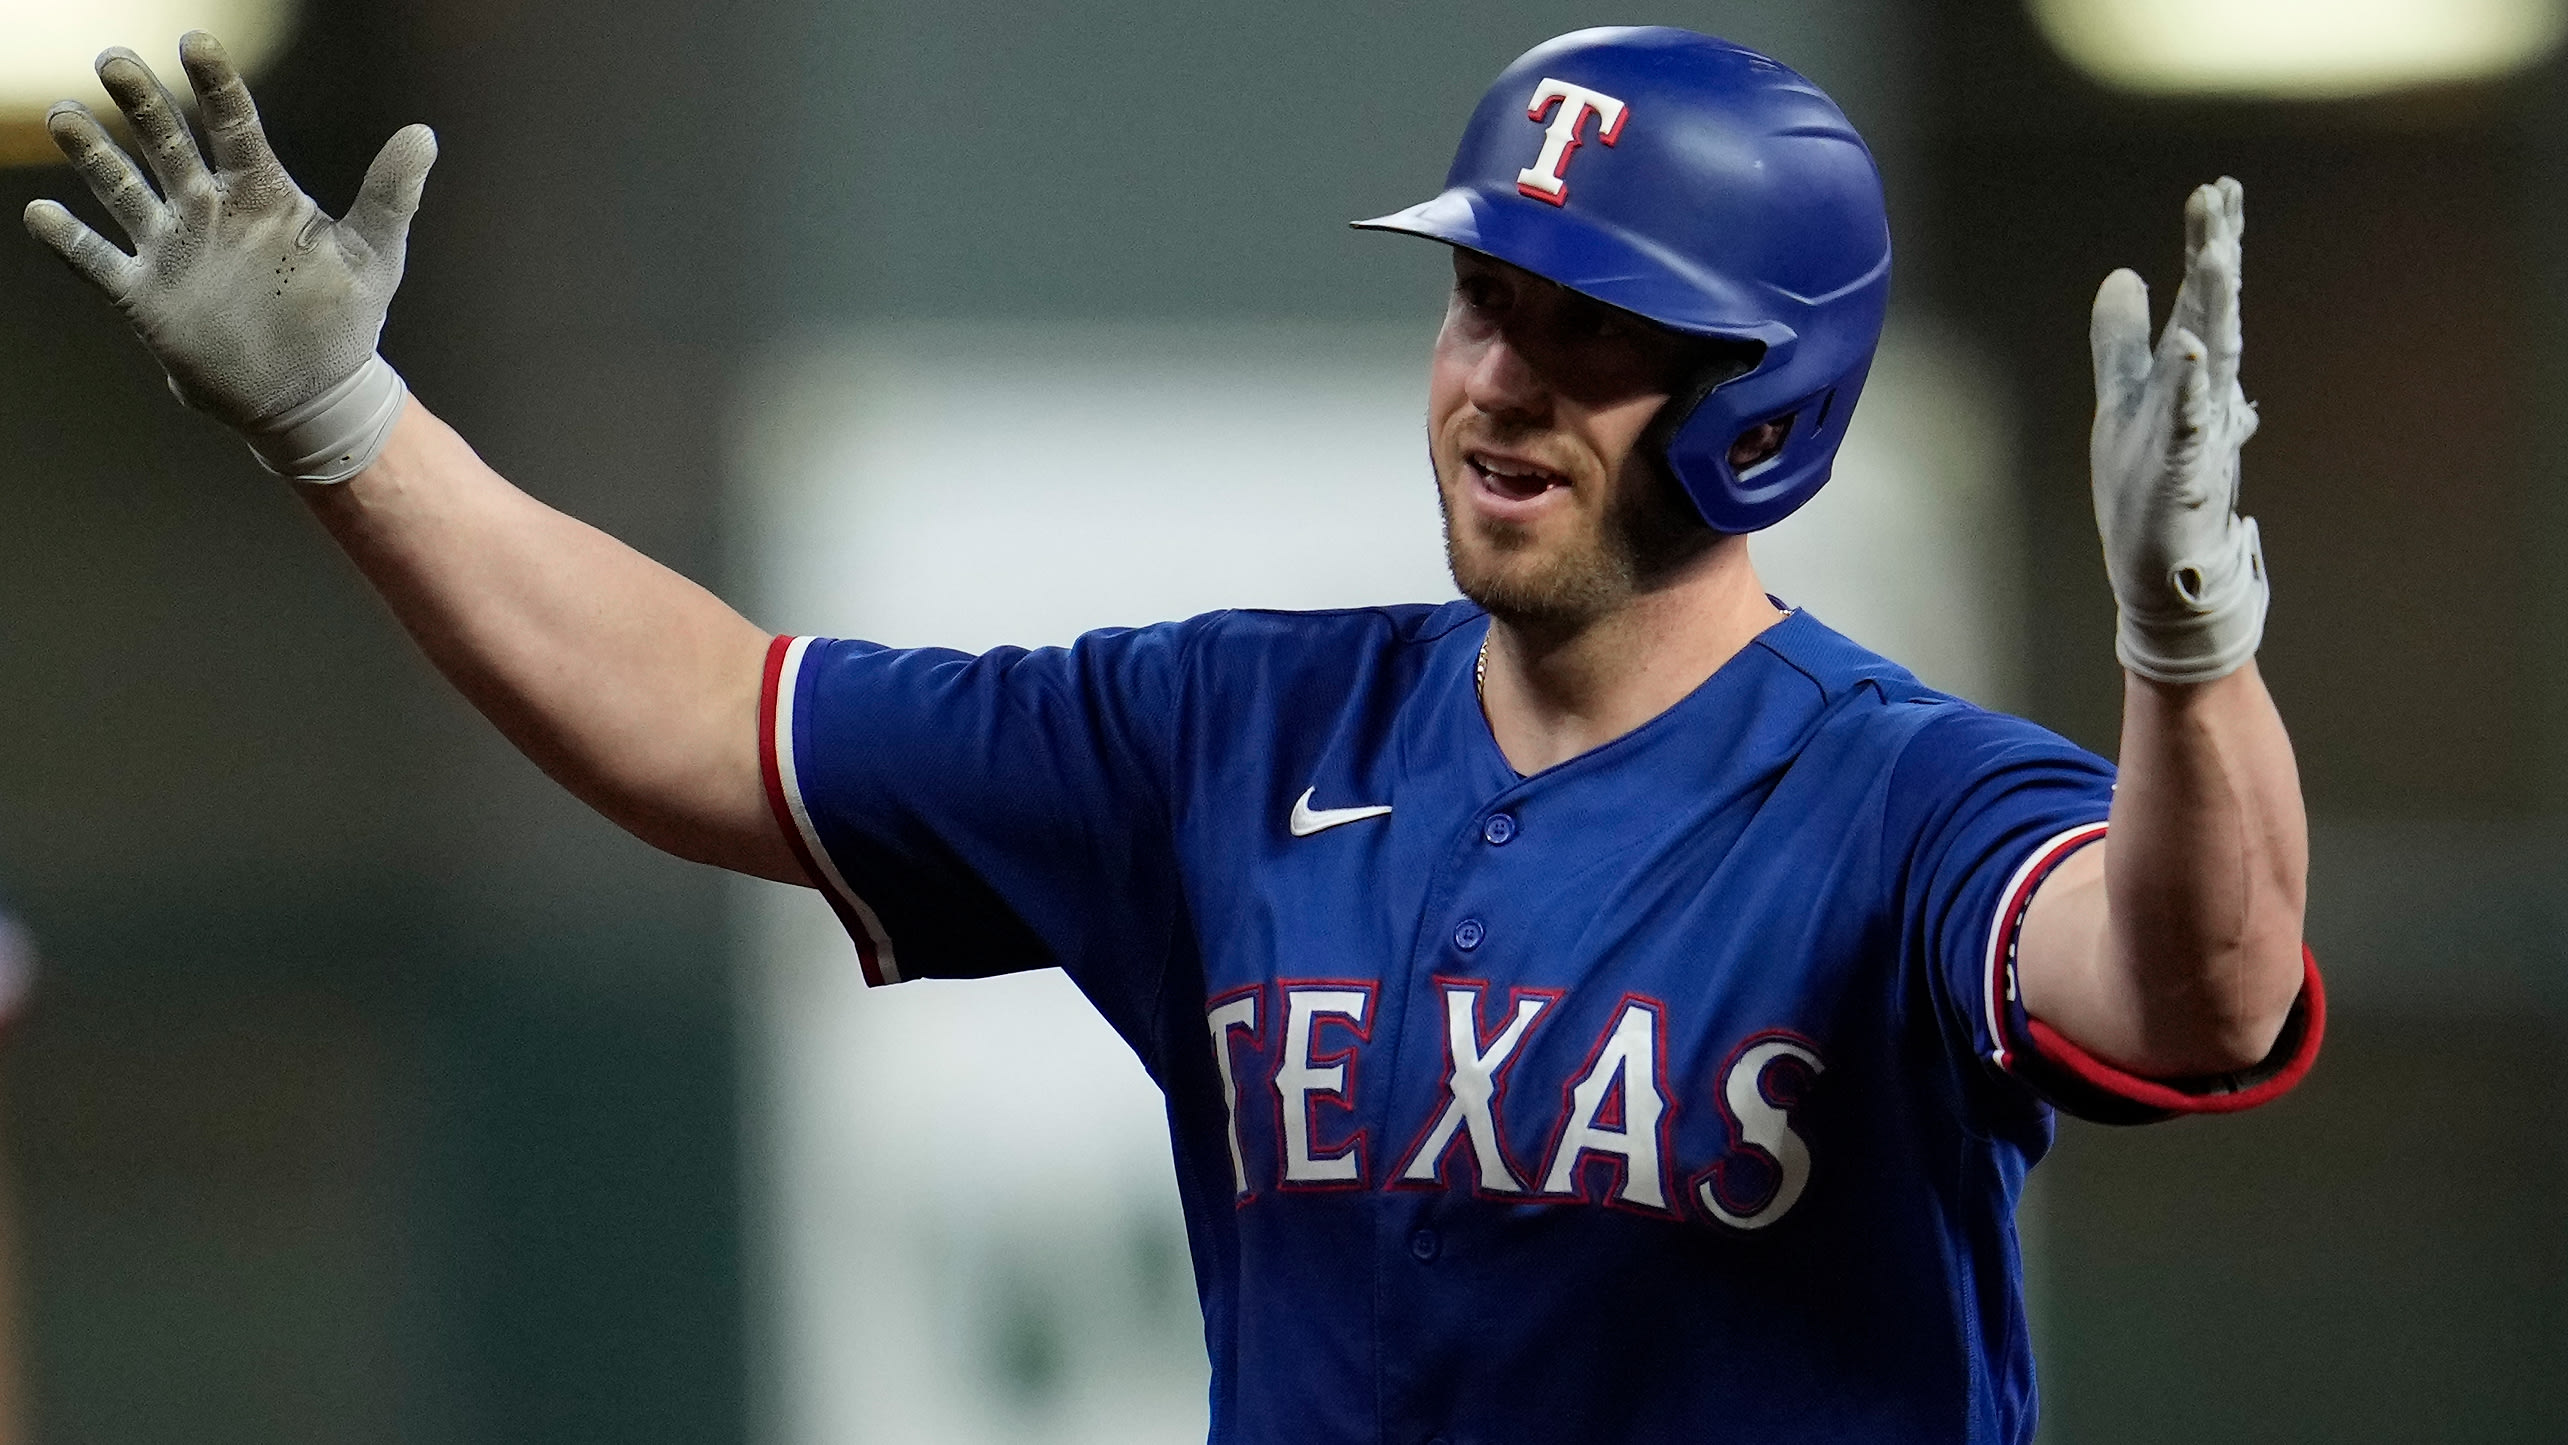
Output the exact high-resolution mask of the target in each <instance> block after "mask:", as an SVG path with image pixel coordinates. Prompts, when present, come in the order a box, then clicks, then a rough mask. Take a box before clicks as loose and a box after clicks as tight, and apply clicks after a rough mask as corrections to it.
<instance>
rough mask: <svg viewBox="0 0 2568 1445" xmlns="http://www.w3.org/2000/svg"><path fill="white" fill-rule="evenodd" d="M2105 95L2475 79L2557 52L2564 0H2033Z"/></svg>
mask: <svg viewBox="0 0 2568 1445" xmlns="http://www.w3.org/2000/svg"><path fill="white" fill-rule="evenodd" d="M2031 4H2032V9H2033V19H2034V23H2035V24H2037V25H2038V26H2040V27H2041V30H2042V33H2043V34H2044V35H2045V36H2047V37H2048V38H2049V39H2050V42H2051V44H2052V45H2053V46H2055V47H2057V48H2058V50H2059V51H2060V53H2061V54H2062V55H2064V56H2067V57H2068V59H2069V60H2070V61H2071V62H2072V63H2074V64H2075V65H2077V66H2078V67H2079V68H2080V69H2082V70H2084V71H2086V72H2087V73H2088V74H2090V75H2092V76H2094V77H2095V78H2096V79H2098V80H2101V81H2103V82H2104V83H2105V84H2107V85H2111V86H2114V87H2116V88H2119V89H2123V90H2133V91H2143V92H2153V93H2159V94H2193V95H2250V96H2270V97H2277V98H2283V99H2293V100H2323V99H2335V98H2341V97H2346V96H2356V95H2372V94H2377V93H2379V92H2382V91H2388V90H2399V89H2403V88H2406V87H2410V86H2419V85H2434V84H2440V83H2449V82H2454V81H2464V80H2483V79H2488V78H2490V77H2494V76H2498V75H2503V74H2506V73H2508V72H2510V71H2515V70H2520V69H2522V68H2523V67H2525V66H2527V65H2530V64H2532V63H2534V62H2535V61H2538V60H2540V59H2541V58H2542V57H2544V56H2546V55H2548V54H2549V53H2550V52H2551V50H2552V49H2553V48H2555V47H2556V46H2557V45H2558V43H2559V39H2560V35H2561V33H2562V31H2563V29H2568V0H2031Z"/></svg>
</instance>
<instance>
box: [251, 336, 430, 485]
mask: <svg viewBox="0 0 2568 1445" xmlns="http://www.w3.org/2000/svg"><path fill="white" fill-rule="evenodd" d="M409 395H410V388H409V386H408V385H407V384H405V383H404V382H403V381H402V379H401V373H400V372H397V371H395V370H393V369H392V365H391V363H389V362H387V361H385V360H384V359H383V358H382V357H381V356H369V357H367V358H366V364H365V365H363V366H360V367H358V368H357V369H356V371H355V373H354V374H352V375H350V376H349V377H348V378H347V379H346V380H345V381H342V382H340V383H339V384H338V385H336V386H333V387H331V388H330V389H329V390H327V391H325V392H323V393H321V394H320V395H319V396H316V397H314V398H312V399H311V400H310V401H307V402H305V403H303V404H302V405H301V406H298V407H295V408H293V409H292V410H289V411H285V412H281V413H279V414H278V415H276V416H273V417H270V418H268V419H267V420H265V421H262V422H257V423H254V424H253V425H251V426H250V427H248V428H247V429H246V431H245V438H246V440H247V441H248V442H249V444H250V452H251V454H252V455H254V456H256V457H257V458H258V459H259V465H260V466H263V467H265V468H267V469H268V470H269V471H271V472H274V473H276V474H277V475H278V476H280V477H287V478H290V479H292V480H294V481H298V482H344V481H346V480H347V479H348V478H350V477H353V476H355V475H356V474H357V473H359V472H361V471H364V470H365V469H366V468H367V467H368V466H370V465H372V464H373V462H374V459H375V457H376V456H377V454H379V453H381V452H382V451H383V444H384V440H385V438H387V437H389V436H391V435H392V424H393V421H394V420H395V419H396V418H398V417H399V416H400V415H401V403H402V401H403V399H404V398H406V397H408V396H409Z"/></svg>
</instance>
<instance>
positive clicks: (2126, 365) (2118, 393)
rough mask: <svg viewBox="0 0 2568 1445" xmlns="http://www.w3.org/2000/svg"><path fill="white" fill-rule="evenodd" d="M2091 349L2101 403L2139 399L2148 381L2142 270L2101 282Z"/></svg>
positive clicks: (2124, 406)
mask: <svg viewBox="0 0 2568 1445" xmlns="http://www.w3.org/2000/svg"><path fill="white" fill-rule="evenodd" d="M2087 349H2088V352H2089V354H2090V355H2091V356H2092V358H2093V360H2094V362H2095V404H2096V407H2097V409H2098V410H2100V411H2102V410H2110V411H2117V412H2119V411H2127V410H2129V409H2130V408H2131V407H2132V406H2134V405H2136V404H2137V402H2138V399H2139V396H2140V392H2141V388H2142V387H2144V386H2146V385H2147V384H2148V381H2149V285H2148V283H2147V282H2145V281H2142V280H2141V279H2140V277H2139V274H2138V273H2137V272H2134V271H2130V270H2127V269H2126V270H2120V271H2116V272H2114V273H2113V274H2112V275H2110V276H2107V277H2105V278H2104V284H2103V285H2101V286H2098V287H2097V288H2096V291H2095V310H2094V312H2093V314H2092V315H2091V316H2090V317H2089V318H2088V321H2087Z"/></svg>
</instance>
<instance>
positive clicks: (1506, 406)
mask: <svg viewBox="0 0 2568 1445" xmlns="http://www.w3.org/2000/svg"><path fill="white" fill-rule="evenodd" d="M1453 263H1454V286H1453V296H1452V299H1451V301H1450V302H1449V303H1448V304H1447V306H1446V308H1445V320H1444V329H1443V330H1442V331H1441V332H1440V333H1438V335H1437V337H1436V354H1435V366H1434V369H1433V371H1432V373H1431V374H1430V377H1429V381H1428V392H1427V396H1428V400H1427V433H1428V446H1429V450H1430V452H1431V453H1432V455H1433V457H1434V459H1435V467H1436V484H1437V489H1438V491H1439V493H1440V494H1441V496H1442V500H1443V503H1444V514H1445V554H1446V558H1447V560H1448V561H1449V562H1450V563H1451V564H1452V567H1453V576H1454V584H1455V585H1456V586H1457V587H1459V588H1460V589H1461V590H1462V594H1463V595H1464V596H1466V597H1469V598H1470V599H1471V600H1473V601H1474V602H1477V603H1479V604H1480V605H1481V606H1483V607H1486V608H1487V609H1489V611H1490V612H1491V613H1492V614H1493V615H1495V616H1498V617H1501V618H1505V619H1507V620H1509V621H1513V622H1520V623H1530V624H1538V625H1549V626H1564V625H1565V626H1575V625H1578V624H1580V623H1583V622H1586V621H1589V620H1592V619H1594V618H1596V617H1598V616H1601V615H1603V614H1605V613H1607V612H1610V611H1612V610H1613V609H1614V608H1615V607H1616V606H1617V605H1618V604H1619V603H1621V602H1622V601H1623V600H1625V599H1628V598H1630V597H1631V596H1633V595H1635V594H1637V593H1639V592H1642V591H1645V590H1648V589H1649V588H1650V587H1651V586H1653V585H1654V584H1656V583H1657V582H1659V581H1661V580H1664V579H1665V578H1666V577H1667V576H1668V574H1669V573H1670V572H1671V571H1672V570H1673V569H1674V568H1675V567H1677V566H1680V565H1681V564H1682V563H1683V562H1685V561H1686V560H1689V559H1690V558H1692V557H1694V556H1696V555H1699V554H1700V553H1701V552H1702V551H1703V550H1704V549H1705V548H1706V547H1708V546H1709V545H1710V544H1711V543H1712V542H1713V541H1714V540H1715V534H1714V533H1713V532H1712V531H1711V530H1710V529H1708V528H1706V527H1705V526H1704V525H1703V522H1702V520H1701V518H1700V517H1699V516H1697V515H1696V514H1695V512H1694V509H1693V507H1692V506H1691V504H1689V503H1688V502H1687V501H1686V500H1685V497H1684V495H1683V493H1682V492H1681V491H1679V490H1678V488H1677V486H1676V483H1675V480H1674V479H1673V478H1672V477H1670V476H1669V475H1668V474H1667V469H1666V466H1665V465H1664V463H1663V462H1662V461H1661V460H1660V458H1659V456H1658V455H1657V453H1658V448H1657V446H1656V445H1655V444H1654V438H1653V436H1652V434H1651V431H1650V426H1651V423H1652V422H1653V421H1654V420H1656V419H1657V417H1658V414H1659V411H1660V409H1661V408H1662V407H1664V406H1665V405H1666V404H1667V400H1668V397H1669V395H1670V394H1671V393H1672V392H1673V391H1674V390H1675V389H1676V388H1677V386H1678V385H1679V384H1680V383H1681V381H1682V380H1683V378H1684V377H1685V376H1687V375H1688V374H1689V372H1690V368H1691V366H1692V365H1694V364H1696V363H1697V362H1698V361H1699V357H1698V356H1697V355H1696V353H1695V352H1694V350H1693V348H1692V346H1691V345H1690V344H1689V343H1688V342H1686V341H1685V340H1684V339H1683V338H1681V337H1678V336H1676V335H1673V334H1672V333H1669V332H1667V331H1664V330H1661V329H1660V328H1658V327H1656V326H1653V325H1651V324H1650V323H1648V322H1646V321H1643V320H1641V319H1640V318H1639V317H1636V316H1634V315H1632V314H1631V313H1629V312H1626V311H1620V310H1617V309H1615V308H1613V307H1611V306H1607V305H1604V304H1603V303H1601V302H1597V301H1592V300H1590V299H1588V298H1587V297H1584V296H1581V295H1579V294H1578V293H1576V292H1574V291H1567V290H1564V289H1562V288H1561V287H1559V286H1556V285H1553V284H1552V283H1551V282H1549V281H1546V280H1544V279H1542V278H1541V277H1539V276H1536V275H1533V274H1532V273H1531V272H1528V271H1523V270H1520V269H1518V268H1516V267H1514V266H1510V265H1507V264H1506V263H1505V262H1502V261H1494V260H1491V259H1489V258H1488V257H1486V256H1480V255H1476V254H1474V253H1472V252H1469V251H1463V250H1456V251H1455V252H1454V256H1453Z"/></svg>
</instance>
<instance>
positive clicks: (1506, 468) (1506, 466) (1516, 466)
mask: <svg viewBox="0 0 2568 1445" xmlns="http://www.w3.org/2000/svg"><path fill="white" fill-rule="evenodd" d="M1471 460H1472V463H1473V465H1475V466H1477V467H1479V468H1480V469H1481V470H1482V471H1484V472H1487V473H1488V474H1489V475H1491V476H1493V477H1507V478H1509V479H1511V480H1514V481H1520V482H1521V481H1532V480H1534V479H1536V478H1541V479H1545V480H1548V479H1549V478H1550V476H1551V473H1549V472H1547V471H1544V470H1543V469H1542V468H1540V467H1534V466H1527V465H1525V464H1523V463H1521V462H1497V461H1492V460H1491V459H1489V458H1488V457H1483V456H1475V457H1473V458H1472V459H1471Z"/></svg>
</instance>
